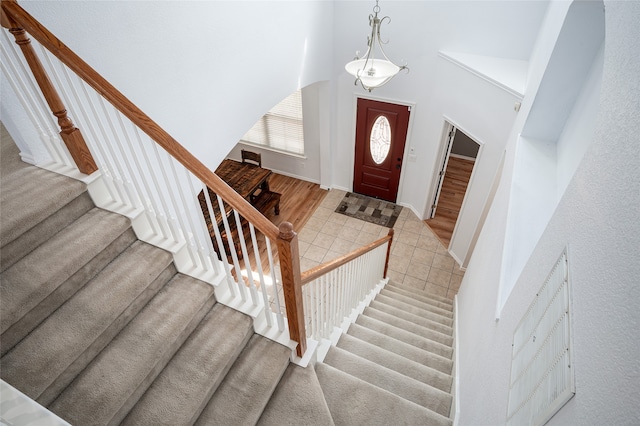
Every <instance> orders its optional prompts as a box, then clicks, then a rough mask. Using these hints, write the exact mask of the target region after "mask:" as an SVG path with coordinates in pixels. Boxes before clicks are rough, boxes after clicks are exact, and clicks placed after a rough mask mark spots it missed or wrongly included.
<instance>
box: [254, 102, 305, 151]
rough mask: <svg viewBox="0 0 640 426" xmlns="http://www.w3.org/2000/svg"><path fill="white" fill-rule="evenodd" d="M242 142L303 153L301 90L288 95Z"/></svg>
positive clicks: (255, 125)
mask: <svg viewBox="0 0 640 426" xmlns="http://www.w3.org/2000/svg"><path fill="white" fill-rule="evenodd" d="M242 142H247V143H249V144H253V145H259V146H263V147H268V148H271V149H274V150H276V151H282V152H286V153H290V154H296V155H303V154H304V135H303V126H302V95H301V92H300V90H298V91H296V92H293V93H292V94H291V95H289V96H287V97H286V98H285V99H284V100H283V101H282V102H280V103H279V104H278V105H276V106H275V107H273V108H272V109H271V110H270V111H269V112H268V113H266V114H265V115H264V116H263V117H262V118H261V119H260V120H259V121H258V122H257V123H256V124H254V125H253V127H252V128H251V129H250V130H249V131H248V132H247V133H246V134H245V135H244V136H243V137H242Z"/></svg>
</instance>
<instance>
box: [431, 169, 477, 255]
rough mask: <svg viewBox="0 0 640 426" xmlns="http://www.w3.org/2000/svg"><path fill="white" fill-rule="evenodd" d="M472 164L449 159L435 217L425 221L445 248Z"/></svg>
mask: <svg viewBox="0 0 640 426" xmlns="http://www.w3.org/2000/svg"><path fill="white" fill-rule="evenodd" d="M474 164H475V163H474V162H473V161H471V160H467V159H464V158H457V157H449V163H448V164H447V170H446V172H445V175H444V179H443V181H442V188H441V189H440V197H439V198H438V207H437V209H436V215H435V216H434V217H433V218H432V219H427V220H426V221H425V223H426V224H427V225H429V227H430V228H431V229H432V230H433V232H434V233H435V234H436V235H437V236H438V238H439V239H440V242H442V244H443V245H444V246H445V247H448V246H449V242H450V241H451V236H452V235H453V229H454V228H455V226H456V222H457V221H458V215H460V208H461V207H462V202H463V201H464V196H465V194H466V192H467V186H468V185H469V180H470V179H471V172H472V171H473V166H474Z"/></svg>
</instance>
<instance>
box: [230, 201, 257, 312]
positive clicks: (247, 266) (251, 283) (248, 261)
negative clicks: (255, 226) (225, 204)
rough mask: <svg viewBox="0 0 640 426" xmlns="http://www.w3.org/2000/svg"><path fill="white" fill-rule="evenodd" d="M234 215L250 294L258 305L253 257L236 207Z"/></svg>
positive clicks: (255, 304) (254, 304) (253, 301)
mask: <svg viewBox="0 0 640 426" xmlns="http://www.w3.org/2000/svg"><path fill="white" fill-rule="evenodd" d="M233 216H234V218H235V220H236V229H237V230H238V241H239V242H240V250H241V251H242V259H243V263H244V267H245V270H246V271H247V278H248V280H249V290H250V291H249V294H250V295H251V302H252V303H253V306H258V289H257V288H256V284H255V282H254V280H253V273H252V272H253V271H252V269H251V259H249V252H248V250H247V243H246V241H245V238H244V234H243V232H242V221H241V220H240V214H239V213H238V211H237V210H236V209H233Z"/></svg>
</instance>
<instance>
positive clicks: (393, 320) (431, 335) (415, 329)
mask: <svg viewBox="0 0 640 426" xmlns="http://www.w3.org/2000/svg"><path fill="white" fill-rule="evenodd" d="M363 315H364V316H367V317H370V318H374V319H377V320H378V321H383V322H385V323H387V324H389V325H392V326H394V327H397V328H400V329H402V330H405V331H409V332H411V333H414V334H417V335H418V336H422V337H425V338H427V339H431V340H433V341H435V342H438V343H442V344H443V345H446V346H451V345H452V344H453V337H451V335H448V334H444V333H442V332H440V331H437V330H433V329H432V328H426V327H423V326H421V325H418V324H414V323H413V322H411V321H407V320H405V319H402V318H398V317H396V316H395V315H392V314H388V313H386V312H382V311H380V310H378V309H374V308H372V307H366V308H365V309H364V312H363Z"/></svg>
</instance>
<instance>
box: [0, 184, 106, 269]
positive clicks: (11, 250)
mask: <svg viewBox="0 0 640 426" xmlns="http://www.w3.org/2000/svg"><path fill="white" fill-rule="evenodd" d="M94 207H95V205H94V204H93V200H91V197H90V196H89V193H88V192H86V191H85V192H83V193H82V194H80V195H79V196H78V197H76V198H74V199H73V200H71V201H70V202H69V203H68V204H67V205H65V206H64V207H62V208H61V209H59V210H58V211H56V212H55V213H53V214H52V215H51V216H49V217H48V218H46V219H45V220H43V221H41V222H40V223H38V224H37V225H36V226H34V227H32V228H30V229H29V230H27V231H26V232H24V233H23V234H22V235H20V236H19V237H18V238H16V239H14V240H13V241H11V242H9V243H7V244H5V245H4V246H2V249H1V250H0V266H1V267H0V271H4V270H6V269H7V268H9V267H10V266H12V265H13V264H15V263H16V262H17V261H18V260H20V259H22V258H23V257H24V256H26V255H27V254H28V253H30V252H31V251H32V250H34V249H35V248H36V247H38V246H39V245H40V244H42V243H44V242H45V241H47V240H48V239H49V238H51V237H53V236H54V235H55V234H57V233H58V232H59V231H60V230H61V229H64V228H66V227H67V226H69V225H70V224H72V223H73V221H75V220H76V219H78V218H80V217H82V215H84V214H85V213H87V212H88V211H89V210H91V209H92V208H94ZM0 214H1V215H5V214H7V212H6V210H5V209H2V213H0Z"/></svg>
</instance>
